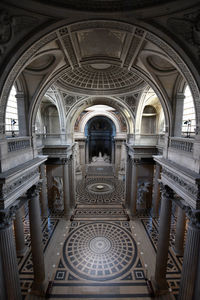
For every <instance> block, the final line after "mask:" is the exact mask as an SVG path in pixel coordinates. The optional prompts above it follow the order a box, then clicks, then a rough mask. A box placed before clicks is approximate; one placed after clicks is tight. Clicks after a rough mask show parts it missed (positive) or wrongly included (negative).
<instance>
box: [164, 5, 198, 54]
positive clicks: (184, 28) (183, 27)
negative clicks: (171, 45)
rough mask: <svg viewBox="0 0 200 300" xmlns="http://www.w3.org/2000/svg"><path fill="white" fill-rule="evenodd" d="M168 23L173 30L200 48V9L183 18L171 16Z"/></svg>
mask: <svg viewBox="0 0 200 300" xmlns="http://www.w3.org/2000/svg"><path fill="white" fill-rule="evenodd" d="M167 23H168V25H169V27H170V28H171V29H172V30H173V32H175V33H176V34H178V35H181V36H182V37H183V38H184V39H185V40H186V41H187V42H189V43H190V44H193V45H194V46H197V47H198V48H199V49H200V11H198V12H195V13H192V14H188V15H184V16H183V18H170V19H169V20H168V22H167Z"/></svg>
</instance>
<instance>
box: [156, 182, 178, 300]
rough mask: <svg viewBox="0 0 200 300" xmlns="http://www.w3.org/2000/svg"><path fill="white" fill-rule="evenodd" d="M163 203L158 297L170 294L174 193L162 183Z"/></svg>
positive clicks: (158, 260) (159, 242)
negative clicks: (169, 261) (168, 276)
mask: <svg viewBox="0 0 200 300" xmlns="http://www.w3.org/2000/svg"><path fill="white" fill-rule="evenodd" d="M161 192H162V201H161V212H160V223H159V237H158V246H157V255H156V268H155V277H154V278H153V285H154V288H155V292H156V294H157V295H160V294H165V293H168V284H167V280H166V272H167V260H168V248H169V236H170V225H171V211H172V201H171V200H172V199H173V191H172V189H170V188H169V187H168V186H166V185H165V186H164V185H163V184H162V183H161Z"/></svg>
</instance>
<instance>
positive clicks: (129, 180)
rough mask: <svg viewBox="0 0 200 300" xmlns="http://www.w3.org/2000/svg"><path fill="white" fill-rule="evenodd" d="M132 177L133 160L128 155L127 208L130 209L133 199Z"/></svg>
mask: <svg viewBox="0 0 200 300" xmlns="http://www.w3.org/2000/svg"><path fill="white" fill-rule="evenodd" d="M131 178H132V162H131V159H130V156H129V155H127V160H126V203H125V206H126V208H127V209H130V199H131V195H130V193H131Z"/></svg>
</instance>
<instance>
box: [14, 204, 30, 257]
mask: <svg viewBox="0 0 200 300" xmlns="http://www.w3.org/2000/svg"><path fill="white" fill-rule="evenodd" d="M22 209H23V208H22V207H20V208H19V209H18V210H17V212H16V217H15V220H14V230H15V244H16V251H17V255H18V256H23V255H24V254H25V252H26V250H27V246H26V245H25V240H24V223H23V220H22V215H23V213H22Z"/></svg>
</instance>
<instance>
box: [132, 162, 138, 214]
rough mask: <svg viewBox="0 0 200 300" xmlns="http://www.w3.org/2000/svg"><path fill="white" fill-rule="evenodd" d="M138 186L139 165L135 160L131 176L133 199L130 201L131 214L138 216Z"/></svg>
mask: <svg viewBox="0 0 200 300" xmlns="http://www.w3.org/2000/svg"><path fill="white" fill-rule="evenodd" d="M137 185H138V165H137V163H136V162H135V160H134V159H132V176H131V184H130V188H131V193H130V194H131V199H130V214H131V216H132V217H133V216H135V215H136V211H137Z"/></svg>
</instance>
